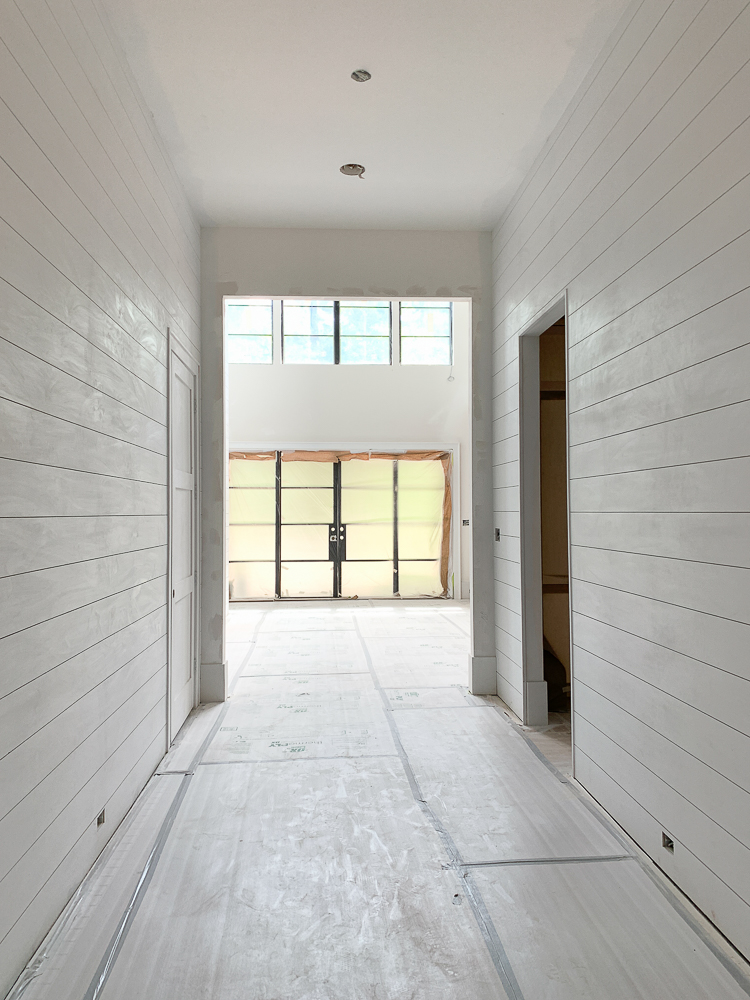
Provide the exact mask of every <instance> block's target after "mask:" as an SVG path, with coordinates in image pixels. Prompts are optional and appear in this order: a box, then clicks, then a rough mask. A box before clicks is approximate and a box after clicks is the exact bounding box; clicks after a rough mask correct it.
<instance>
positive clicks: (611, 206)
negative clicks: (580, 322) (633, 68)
mask: <svg viewBox="0 0 750 1000" xmlns="http://www.w3.org/2000/svg"><path fill="white" fill-rule="evenodd" d="M690 7H691V8H692V11H691V13H688V9H689V8H690ZM732 7H733V9H732ZM701 8H702V9H701ZM741 9H742V2H741V0H735V3H734V4H733V5H729V4H728V5H726V7H725V9H724V10H723V11H722V16H721V17H720V18H717V17H716V16H715V12H713V11H710V10H709V9H707V6H706V5H705V3H702V2H701V0H697V2H694V3H692V4H690V5H687V4H681V5H679V7H678V6H677V5H672V9H671V11H670V14H671V15H672V16H673V17H675V16H676V18H678V19H680V22H681V23H680V26H679V27H677V26H676V25H675V27H676V28H677V30H678V31H682V32H683V34H682V37H680V38H679V39H678V40H677V42H676V44H674V45H672V47H671V49H670V51H669V52H668V53H666V57H665V58H664V60H663V61H661V63H660V64H658V65H657V66H656V67H655V68H654V69H653V71H652V72H650V73H649V72H647V73H646V74H645V75H644V77H643V78H641V79H640V80H639V79H638V78H637V77H631V85H636V86H639V87H640V90H639V92H638V94H637V96H636V97H635V99H634V100H633V101H632V102H631V103H630V105H629V106H628V107H627V108H626V110H625V111H624V113H623V114H622V115H621V116H620V117H619V119H617V121H615V122H614V123H613V124H612V126H611V128H610V130H609V132H608V133H607V134H606V136H605V137H602V138H601V141H599V143H598V145H596V146H595V148H593V151H592V152H591V155H590V156H589V158H588V160H587V161H586V162H585V164H582V165H581V166H580V168H579V170H578V171H577V172H575V173H572V172H568V173H567V175H566V177H565V179H564V181H563V182H562V183H558V184H557V185H556V186H555V192H554V193H555V196H556V198H557V199H558V200H557V201H554V200H549V201H545V202H544V203H543V204H542V205H541V206H537V207H541V210H542V211H544V210H546V215H545V217H544V219H543V221H542V223H541V224H540V225H538V226H537V227H536V229H533V230H527V229H525V230H524V237H525V241H524V244H523V246H524V251H525V255H524V256H525V266H524V267H521V266H520V264H519V263H518V262H515V261H514V260H513V259H512V258H511V259H510V260H509V263H508V266H507V267H506V269H505V270H504V271H499V273H498V277H499V278H500V279H501V280H502V287H503V290H512V291H513V292H514V293H515V295H516V297H517V298H523V297H524V296H528V295H529V293H530V292H531V291H532V289H533V288H534V282H539V280H541V278H542V276H543V278H544V280H545V281H548V282H550V283H554V282H555V280H558V279H557V275H556V274H555V270H556V269H561V267H562V266H564V267H565V268H566V269H567V272H568V274H571V273H572V274H574V275H576V276H578V273H579V270H580V268H581V262H582V261H585V262H589V261H597V260H598V258H599V257H600V256H602V255H604V254H605V253H606V251H607V249H608V247H610V246H611V245H612V242H613V241H612V234H613V233H618V234H619V233H623V232H626V231H627V230H628V229H629V228H630V227H632V226H633V225H634V224H637V222H638V220H639V218H642V216H643V214H644V212H645V211H646V210H647V209H648V208H650V207H652V206H653V205H655V204H658V203H659V200H660V198H662V197H664V195H665V194H666V193H667V192H668V191H669V190H670V189H671V188H672V187H673V186H674V183H675V175H676V176H677V178H680V177H682V176H683V175H684V174H685V173H687V172H689V170H690V166H691V165H692V164H693V163H695V162H696V161H699V160H700V159H702V158H703V157H705V156H706V155H707V154H708V153H710V152H711V151H712V150H713V149H714V148H715V147H716V146H717V145H718V144H719V143H720V142H721V141H722V139H724V138H725V137H726V135H727V134H728V133H729V132H731V130H732V128H733V127H734V126H736V124H737V122H738V108H737V105H736V100H735V105H734V107H731V106H730V110H729V113H728V114H726V115H724V116H722V114H721V109H720V108H715V109H714V111H713V115H712V116H711V117H712V119H715V120H716V121H715V123H714V126H713V128H706V125H705V123H704V122H701V121H696V119H697V118H700V115H699V112H700V111H701V110H702V108H703V107H704V106H705V104H706V103H708V102H709V101H710V100H711V98H713V97H714V95H716V94H717V93H718V92H720V91H721V88H722V87H723V86H725V85H726V84H727V82H728V81H729V82H731V79H732V75H733V74H735V73H736V72H737V71H738V69H739V68H740V67H741V66H742V64H743V62H744V53H743V51H742V45H741V43H740V42H739V40H738V37H737V34H736V32H733V33H726V27H727V26H728V25H729V24H730V23H731V22H732V21H733V20H734V19H735V18H736V17H737V14H738V13H739V12H740V11H741ZM695 15H697V16H695ZM693 18H694V19H693ZM691 19H692V23H691ZM661 28H662V30H666V29H669V28H670V24H669V22H668V21H666V20H665V22H664V23H663V24H662V25H661ZM650 41H652V42H656V43H658V37H655V38H653V39H651V40H650ZM711 41H715V42H716V43H717V44H716V45H715V46H714V47H713V48H710V42H711ZM707 42H708V43H709V45H708V46H707ZM707 47H709V52H708V53H707V55H706V56H705V58H703V59H702V60H700V62H699V64H698V66H697V67H694V63H693V60H694V58H695V56H696V54H697V53H700V54H701V55H702V54H703V53H704V52H705V50H706V48H707ZM644 54H646V53H645V52H644ZM738 92H739V93H741V89H740V90H739V91H738ZM591 125H592V126H593V125H595V123H594V122H592V123H591ZM593 131H594V130H593V129H592V128H591V127H589V129H588V130H587V132H588V134H589V136H590V135H591V134H592V132H593ZM691 132H696V133H698V135H697V136H693V135H691V134H690V133H691ZM703 133H706V134H705V137H704V135H703ZM673 147H675V148H673ZM661 160H663V161H665V162H664V164H663V165H662V164H661V162H660V161H661ZM660 167H661V170H660V169H659V168H660ZM643 174H645V175H646V176H642V175H643ZM654 174H655V176H654ZM560 180H562V179H560ZM660 181H661V183H660ZM565 182H567V183H565ZM639 182H640V183H639ZM550 206H552V207H550ZM592 220H594V223H593V224H592ZM652 245H653V244H652Z"/></svg>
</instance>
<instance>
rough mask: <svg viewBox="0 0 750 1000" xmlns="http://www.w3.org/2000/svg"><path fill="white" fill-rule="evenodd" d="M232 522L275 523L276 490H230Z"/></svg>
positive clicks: (230, 516)
mask: <svg viewBox="0 0 750 1000" xmlns="http://www.w3.org/2000/svg"><path fill="white" fill-rule="evenodd" d="M229 523H230V524H275V523H276V490H238V489H230V491H229Z"/></svg>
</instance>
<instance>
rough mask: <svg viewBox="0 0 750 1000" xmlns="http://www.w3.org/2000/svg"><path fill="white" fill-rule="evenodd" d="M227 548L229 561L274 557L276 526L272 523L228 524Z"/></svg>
mask: <svg viewBox="0 0 750 1000" xmlns="http://www.w3.org/2000/svg"><path fill="white" fill-rule="evenodd" d="M227 549H228V552H229V561H230V562H237V561H238V560H242V559H258V560H264V559H275V558H276V527H275V525H273V524H230V525H229V535H228V538H227Z"/></svg>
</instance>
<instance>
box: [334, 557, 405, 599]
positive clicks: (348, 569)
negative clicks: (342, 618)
mask: <svg viewBox="0 0 750 1000" xmlns="http://www.w3.org/2000/svg"><path fill="white" fill-rule="evenodd" d="M341 596H342V597H393V563H392V562H344V563H342V564H341Z"/></svg>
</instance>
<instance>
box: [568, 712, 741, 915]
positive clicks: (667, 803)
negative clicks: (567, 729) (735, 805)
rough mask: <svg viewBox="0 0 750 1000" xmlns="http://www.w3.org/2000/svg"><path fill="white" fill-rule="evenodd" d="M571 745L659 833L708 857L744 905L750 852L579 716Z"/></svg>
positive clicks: (610, 716) (608, 721)
mask: <svg viewBox="0 0 750 1000" xmlns="http://www.w3.org/2000/svg"><path fill="white" fill-rule="evenodd" d="M599 708H600V711H601V712H602V714H603V711H604V708H605V706H604V704H602V703H601V702H600V704H599ZM614 715H615V712H607V714H606V716H605V717H604V718H602V719H601V722H602V725H603V726H604V727H606V726H607V725H610V724H611V725H613V726H614V724H615V720H614V718H613V716H614ZM613 735H614V734H613ZM576 745H577V747H578V748H579V749H580V750H582V751H583V753H585V754H586V755H587V756H588V757H590V758H591V759H592V760H595V761H596V762H597V763H598V764H599V765H600V766H601V767H603V768H604V769H605V770H606V771H608V773H610V774H617V776H618V784H620V785H622V787H623V788H624V789H625V791H626V792H628V793H629V794H630V795H634V796H636V797H637V801H639V802H640V803H641V804H642V805H643V807H644V808H645V809H646V810H647V812H649V813H650V814H651V815H652V816H654V817H658V818H659V820H660V822H661V823H662V826H663V829H664V830H668V831H669V832H670V834H671V835H672V836H673V837H674V839H675V842H676V843H678V844H680V845H681V844H684V845H685V847H686V848H687V849H688V850H689V851H691V852H692V853H693V854H695V855H696V857H699V858H709V857H710V858H711V862H710V865H709V867H710V868H711V871H713V872H714V874H715V875H716V877H717V878H719V879H720V880H721V881H722V882H723V883H724V884H725V885H726V886H727V887H730V888H731V889H732V890H733V891H734V892H735V893H736V894H737V895H738V896H739V897H740V898H741V899H742V900H743V901H744V902H745V903H747V902H748V900H750V848H748V847H747V846H746V845H745V844H743V843H742V842H741V841H739V840H737V838H736V837H733V836H732V835H731V834H730V833H728V832H727V831H726V830H724V829H723V828H722V827H721V826H719V824H718V823H716V822H714V821H713V819H711V818H710V817H709V816H706V815H705V814H704V813H703V812H701V810H700V809H698V808H697V807H696V806H695V805H694V804H693V803H692V802H691V801H690V799H689V798H685V796H683V795H680V794H679V792H677V791H675V790H674V789H673V788H672V787H671V786H670V785H669V784H668V783H667V782H666V781H665V780H664V779H663V778H661V777H660V776H659V775H658V774H656V773H654V771H652V770H651V769H650V768H649V767H647V766H646V765H645V764H643V763H641V761H639V760H637V759H636V758H635V757H633V756H632V755H631V754H629V753H627V751H626V750H624V749H623V748H622V747H620V746H619V744H617V742H616V741H615V740H614V739H612V738H610V736H608V735H605V732H603V731H602V730H600V729H599V728H598V726H592V725H591V723H590V722H589V721H588V719H586V718H585V716H581V717H580V719H578V718H577V719H576ZM676 849H677V848H676Z"/></svg>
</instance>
